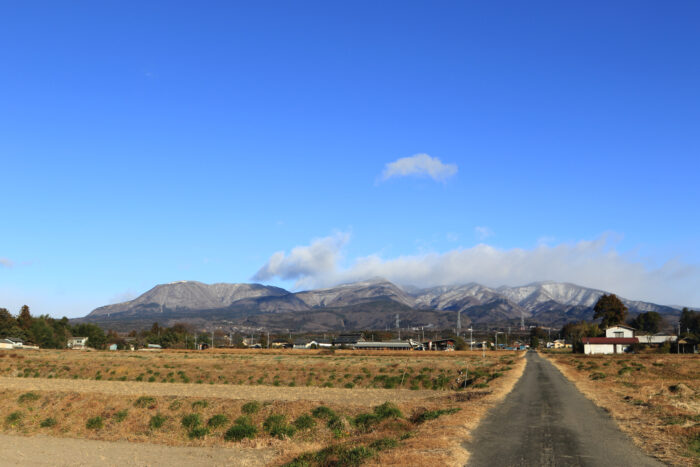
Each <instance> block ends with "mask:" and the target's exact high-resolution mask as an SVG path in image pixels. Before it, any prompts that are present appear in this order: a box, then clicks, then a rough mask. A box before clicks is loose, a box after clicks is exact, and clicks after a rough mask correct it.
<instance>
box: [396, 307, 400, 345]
mask: <svg viewBox="0 0 700 467" xmlns="http://www.w3.org/2000/svg"><path fill="white" fill-rule="evenodd" d="M396 331H397V332H398V334H399V340H401V327H400V325H399V314H398V313H396Z"/></svg>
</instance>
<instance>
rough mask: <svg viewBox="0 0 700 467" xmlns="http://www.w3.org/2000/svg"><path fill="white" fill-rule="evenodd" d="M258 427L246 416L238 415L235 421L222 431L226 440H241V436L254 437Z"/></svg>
mask: <svg viewBox="0 0 700 467" xmlns="http://www.w3.org/2000/svg"><path fill="white" fill-rule="evenodd" d="M257 433H258V429H257V428H255V427H254V426H253V425H252V424H251V423H250V419H249V418H248V417H239V418H238V419H237V420H236V422H235V423H234V424H233V425H232V426H231V428H229V429H228V430H227V431H226V433H224V439H225V440H226V441H241V440H242V439H243V438H251V439H252V438H255V435H256V434H257Z"/></svg>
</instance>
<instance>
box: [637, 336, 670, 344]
mask: <svg viewBox="0 0 700 467" xmlns="http://www.w3.org/2000/svg"><path fill="white" fill-rule="evenodd" d="M636 337H637V339H639V343H640V344H646V345H662V344H664V343H666V342H671V343H673V342H676V341H677V340H678V336H672V335H670V334H663V333H657V334H654V335H647V336H636Z"/></svg>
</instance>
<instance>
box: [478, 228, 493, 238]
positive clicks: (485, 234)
mask: <svg viewBox="0 0 700 467" xmlns="http://www.w3.org/2000/svg"><path fill="white" fill-rule="evenodd" d="M474 233H475V234H476V238H478V239H479V240H486V239H487V238H489V237H492V236H493V230H491V229H489V228H488V227H485V226H482V225H477V226H476V227H474Z"/></svg>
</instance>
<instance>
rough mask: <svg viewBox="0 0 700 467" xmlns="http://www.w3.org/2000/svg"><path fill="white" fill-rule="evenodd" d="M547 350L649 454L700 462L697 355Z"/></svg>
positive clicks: (699, 366)
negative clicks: (582, 352)
mask: <svg viewBox="0 0 700 467" xmlns="http://www.w3.org/2000/svg"><path fill="white" fill-rule="evenodd" d="M544 355H545V356H546V357H547V358H549V359H550V360H551V361H553V362H554V363H555V364H556V365H557V366H558V367H559V368H560V369H561V370H562V372H563V373H564V374H565V375H566V376H567V377H569V379H571V380H572V381H574V383H576V385H577V387H578V388H579V389H580V390H581V391H582V392H583V393H584V394H586V396H587V397H589V398H590V399H592V400H593V401H594V402H595V403H596V404H598V405H600V406H602V407H604V408H605V409H606V410H608V411H609V412H610V414H611V415H612V416H613V418H614V419H615V420H616V422H617V423H618V425H619V426H620V427H621V428H622V429H623V430H624V431H626V432H627V433H628V434H629V435H630V436H631V437H632V439H633V440H634V441H635V442H636V444H637V445H638V446H639V447H640V448H642V449H643V450H645V451H646V452H647V453H648V454H650V455H651V456H654V457H657V458H659V459H660V460H662V461H664V462H666V463H669V464H673V465H683V466H696V465H698V464H700V452H698V449H699V448H700V359H698V358H697V356H693V355H683V354H681V355H677V354H658V353H641V354H624V355H593V356H585V355H581V354H571V353H568V354H550V353H544ZM591 370H594V371H593V372H591Z"/></svg>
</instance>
